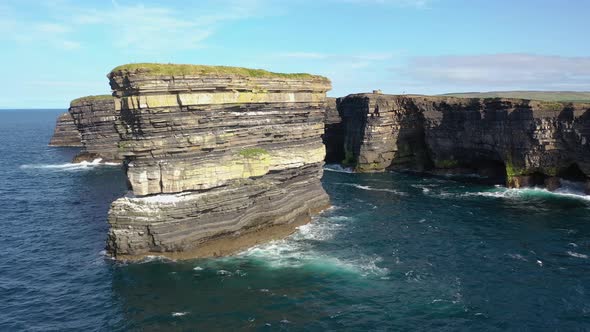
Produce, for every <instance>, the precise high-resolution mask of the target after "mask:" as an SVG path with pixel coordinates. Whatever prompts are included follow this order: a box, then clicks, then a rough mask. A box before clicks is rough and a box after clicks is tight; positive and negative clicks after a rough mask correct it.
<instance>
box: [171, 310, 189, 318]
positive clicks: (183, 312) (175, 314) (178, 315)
mask: <svg viewBox="0 0 590 332" xmlns="http://www.w3.org/2000/svg"><path fill="white" fill-rule="evenodd" d="M188 314H189V312H188V311H182V312H173V313H172V317H182V316H186V315H188Z"/></svg>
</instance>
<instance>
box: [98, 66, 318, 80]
mask: <svg viewBox="0 0 590 332" xmlns="http://www.w3.org/2000/svg"><path fill="white" fill-rule="evenodd" d="M120 72H128V73H145V74H149V75H156V76H184V75H195V76H197V75H220V76H221V75H232V76H241V77H263V78H292V79H297V78H308V79H310V78H315V79H321V80H328V79H327V78H326V77H323V76H318V75H311V74H306V73H292V74H286V73H274V72H270V71H267V70H263V69H250V68H242V67H229V66H205V65H190V64H171V63H167V64H166V63H130V64H126V65H121V66H118V67H116V68H114V69H113V70H112V71H111V73H110V74H109V76H112V75H114V74H116V73H120Z"/></svg>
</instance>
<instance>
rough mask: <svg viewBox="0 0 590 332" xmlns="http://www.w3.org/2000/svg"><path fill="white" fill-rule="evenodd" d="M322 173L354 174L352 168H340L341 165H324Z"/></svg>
mask: <svg viewBox="0 0 590 332" xmlns="http://www.w3.org/2000/svg"><path fill="white" fill-rule="evenodd" d="M324 171H328V172H337V173H354V172H353V170H352V168H350V167H342V165H338V164H330V165H325V166H324Z"/></svg>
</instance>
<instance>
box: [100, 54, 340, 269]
mask: <svg viewBox="0 0 590 332" xmlns="http://www.w3.org/2000/svg"><path fill="white" fill-rule="evenodd" d="M109 79H110V83H111V87H112V88H113V91H114V95H115V96H116V99H115V108H116V109H117V111H118V112H120V115H121V117H120V121H118V125H117V130H118V131H119V133H120V135H121V138H122V141H121V142H120V144H119V149H120V152H121V155H122V156H124V157H125V158H126V166H127V167H126V168H127V169H126V172H127V177H128V180H129V186H130V189H131V190H132V194H131V196H130V197H125V198H121V199H119V200H117V201H115V202H114V203H113V204H112V206H111V210H110V212H109V224H110V227H111V228H110V232H109V239H108V244H107V248H108V251H109V252H110V253H111V254H112V255H113V256H115V257H117V258H119V259H133V258H140V257H142V256H144V255H154V254H157V255H165V256H169V257H180V258H184V257H203V256H214V255H225V254H229V253H231V252H233V251H235V250H238V249H241V248H244V247H246V246H249V245H252V244H255V243H257V242H260V241H267V240H269V239H271V238H274V237H276V236H283V235H285V234H288V233H290V232H292V231H293V230H294V227H295V226H297V225H300V224H302V223H305V222H308V221H309V220H310V217H311V216H312V215H313V214H314V213H317V212H319V211H320V210H322V209H324V208H326V207H328V206H329V199H328V196H327V195H326V193H325V191H324V190H323V188H322V186H321V184H320V178H321V176H322V172H323V170H322V166H323V160H324V157H325V148H324V146H323V144H322V140H321V135H322V134H323V131H324V124H323V122H324V112H325V108H326V91H327V90H329V89H330V82H329V81H328V80H327V79H326V78H323V77H319V76H312V75H307V74H274V73H270V72H266V71H262V70H250V69H244V68H232V67H207V66H190V65H157V64H139V65H127V66H122V67H118V68H116V69H114V70H113V71H112V72H111V73H110V74H109Z"/></svg>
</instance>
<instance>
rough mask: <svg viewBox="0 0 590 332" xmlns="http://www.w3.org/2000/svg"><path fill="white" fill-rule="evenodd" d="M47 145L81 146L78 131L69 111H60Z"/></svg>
mask: <svg viewBox="0 0 590 332" xmlns="http://www.w3.org/2000/svg"><path fill="white" fill-rule="evenodd" d="M49 146H71V147H80V146H82V142H81V137H80V132H79V131H78V128H76V125H75V124H74V119H72V117H71V116H70V114H69V113H62V114H60V115H59V117H58V118H57V121H56V123H55V130H54V132H53V136H52V137H51V141H50V142H49Z"/></svg>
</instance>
